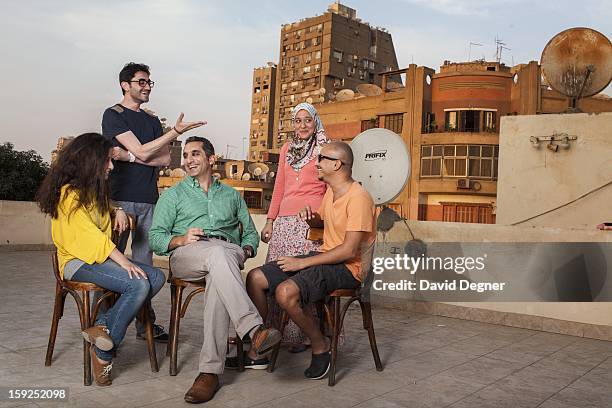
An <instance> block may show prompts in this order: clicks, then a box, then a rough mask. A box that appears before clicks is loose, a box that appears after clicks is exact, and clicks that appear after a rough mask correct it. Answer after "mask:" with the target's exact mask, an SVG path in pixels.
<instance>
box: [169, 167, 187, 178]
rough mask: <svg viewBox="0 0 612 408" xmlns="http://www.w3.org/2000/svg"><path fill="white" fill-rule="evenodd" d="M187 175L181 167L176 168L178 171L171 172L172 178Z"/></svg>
mask: <svg viewBox="0 0 612 408" xmlns="http://www.w3.org/2000/svg"><path fill="white" fill-rule="evenodd" d="M186 174H187V173H185V170H183V169H181V168H180V167H179V168H176V169H173V170H172V171H171V172H170V176H171V177H185V175H186Z"/></svg>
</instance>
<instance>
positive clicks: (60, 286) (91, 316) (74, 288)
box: [45, 216, 159, 385]
mask: <svg viewBox="0 0 612 408" xmlns="http://www.w3.org/2000/svg"><path fill="white" fill-rule="evenodd" d="M129 220H130V226H129V231H131V230H133V229H134V227H135V221H134V218H133V217H131V216H129ZM112 240H113V242H115V243H117V242H118V240H119V233H117V232H116V231H113V236H112ZM51 263H52V265H53V274H54V275H55V304H54V307H53V317H52V320H51V332H50V333H49V343H48V345H47V354H46V356H45V366H47V367H48V366H50V365H51V362H52V360H53V349H54V347H55V338H56V337H57V328H58V326H59V320H60V319H61V318H62V316H63V315H64V303H65V301H66V295H67V294H70V295H71V296H72V297H73V298H74V301H75V302H76V305H77V309H78V310H79V319H80V321H81V330H85V329H87V328H89V327H91V326H92V325H93V324H94V322H95V320H96V316H97V314H98V310H99V309H100V305H101V304H102V302H107V304H109V305H110V303H111V302H112V301H113V300H114V298H115V296H117V294H116V293H115V292H112V291H110V290H107V289H104V288H102V287H100V286H98V285H96V284H94V283H88V282H74V281H69V280H64V279H62V278H61V276H60V273H59V266H58V260H57V250H56V251H54V252H53V254H52V255H51ZM90 292H98V293H101V294H102V295H101V296H100V297H99V298H98V300H97V301H96V302H95V303H94V304H93V305H92V304H91V298H90ZM92 306H93V308H92ZM149 307H150V305H149V303H148V302H145V304H144V305H143V306H142V308H141V309H140V311H139V316H140V317H141V319H142V321H143V322H144V324H145V329H146V340H147V349H148V351H149V361H150V363H151V371H153V372H157V371H159V367H158V365H157V356H156V354H155V344H154V343H153V325H152V324H151V321H150V320H149V313H148V308H149ZM90 347H91V345H90V344H89V343H88V342H87V341H86V340H83V384H84V385H91V382H92V378H91V357H90V354H89V348H90Z"/></svg>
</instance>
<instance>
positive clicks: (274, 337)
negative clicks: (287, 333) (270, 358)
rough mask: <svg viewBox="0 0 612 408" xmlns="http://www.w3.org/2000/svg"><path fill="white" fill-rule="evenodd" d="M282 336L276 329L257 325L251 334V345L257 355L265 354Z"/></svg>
mask: <svg viewBox="0 0 612 408" xmlns="http://www.w3.org/2000/svg"><path fill="white" fill-rule="evenodd" d="M282 337H283V336H282V335H281V333H280V332H279V331H278V330H276V329H264V327H263V326H259V327H258V328H257V329H256V330H255V333H254V334H253V335H252V336H251V347H252V348H253V350H255V352H256V353H257V354H259V355H262V354H266V353H267V352H268V351H270V350H272V348H273V347H274V346H276V345H277V344H278V343H280V341H281V338H282Z"/></svg>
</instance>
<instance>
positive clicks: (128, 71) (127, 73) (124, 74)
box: [119, 62, 151, 95]
mask: <svg viewBox="0 0 612 408" xmlns="http://www.w3.org/2000/svg"><path fill="white" fill-rule="evenodd" d="M137 72H146V73H147V75H151V71H150V69H149V66H148V65H145V64H137V63H136V62H128V63H127V64H125V65H124V67H123V69H121V72H119V86H120V87H121V83H122V82H130V81H131V80H132V79H133V78H134V76H136V73H137ZM121 93H122V94H124V95H125V91H124V90H123V88H121Z"/></svg>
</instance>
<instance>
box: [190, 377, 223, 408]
mask: <svg viewBox="0 0 612 408" xmlns="http://www.w3.org/2000/svg"><path fill="white" fill-rule="evenodd" d="M219 388H221V385H220V384H219V377H218V376H217V374H208V373H200V374H199V375H198V376H197V377H196V379H195V381H194V382H193V385H192V386H191V388H190V389H189V391H187V394H185V401H186V402H189V403H191V404H201V403H202V402H207V401H210V400H211V399H213V397H214V396H215V393H216V392H217V391H218V390H219Z"/></svg>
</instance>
